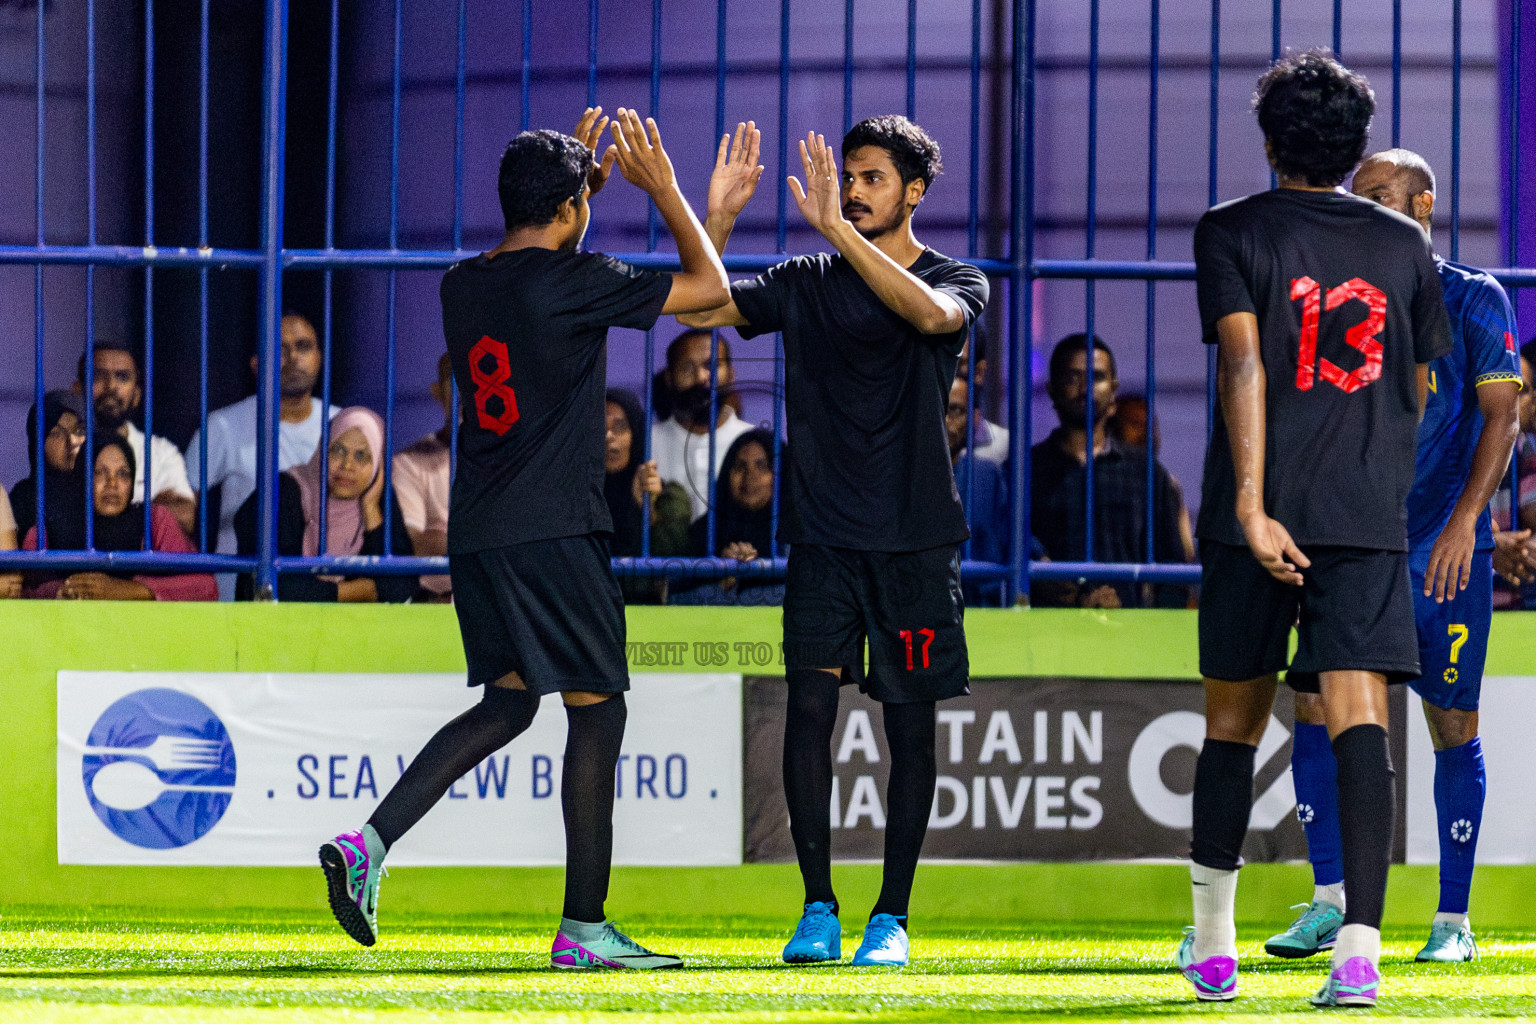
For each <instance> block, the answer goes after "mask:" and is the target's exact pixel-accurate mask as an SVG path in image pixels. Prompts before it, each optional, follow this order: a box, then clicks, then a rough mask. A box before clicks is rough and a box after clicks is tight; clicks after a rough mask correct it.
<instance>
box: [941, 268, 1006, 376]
mask: <svg viewBox="0 0 1536 1024" xmlns="http://www.w3.org/2000/svg"><path fill="white" fill-rule="evenodd" d="M927 284H928V287H930V288H932V289H933V290H934V291H936V292H942V293H943V294H945V295H948V296H949V297H950V298H952V299H954V300H955V301H956V302H958V303H959V304H960V312H961V313H963V314H964V315H965V323H964V324H963V325H962V326H961V327H960V329H959V330H958V331H956V332H955V333H954V334H949V335H944V338H945V339H946V340H948V341H949V342H950V343H951V344H950V345H949V346H948V347H949V348H952V349H954V351H955V353H956V354H958V353H959V351H960V348H961V346H962V345H964V344H965V338H966V335H967V334H968V333H969V332H970V329H971V325H972V324H974V323H975V322H976V320H977V318H979V317H980V316H981V314H982V311H983V310H985V309H986V308H987V298H988V296H989V295H991V292H992V286H991V284H990V283H989V282H988V281H987V275H986V274H983V273H982V272H981V271H979V270H977V269H976V268H975V267H973V266H971V265H970V264H969V263H960V262H958V261H956V262H955V263H954V264H953V265H952V266H948V267H945V268H944V270H943V271H942V273H941V274H940V275H939V276H937V277H935V279H934V280H932V281H929V282H927Z"/></svg>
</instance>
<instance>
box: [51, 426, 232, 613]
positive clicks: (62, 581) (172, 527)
mask: <svg viewBox="0 0 1536 1024" xmlns="http://www.w3.org/2000/svg"><path fill="white" fill-rule="evenodd" d="M135 459H136V456H135V455H134V452H133V446H132V445H130V444H129V443H128V439H127V438H125V437H123V436H122V435H120V434H99V435H98V436H97V438H96V461H95V465H94V466H93V467H92V472H91V477H90V481H91V500H92V502H93V504H94V505H95V510H96V518H95V523H94V527H93V529H94V532H93V534H92V545H93V547H94V548H95V549H96V550H97V551H142V550H144V549H145V546H146V545H145V544H144V506H143V505H142V504H140V503H138V502H136V501H134V500H133V496H134V481H135V480H136V479H138V476H137V471H138V467H137V466H136V465H135V464H134V463H135ZM83 462H84V460H78V461H77V462H76V468H75V469H74V470H72V471H71V476H72V477H74V479H72V480H71V481H69V482H68V483H66V484H65V486H63V487H61V488H59V493H58V494H57V495H55V494H53V493H52V492H50V493H48V495H47V499H48V507H47V508H46V509H45V510H44V514H45V515H46V516H47V519H46V525H47V529H48V546H49V547H50V548H59V549H62V550H77V551H78V550H81V549H83V548H85V509H84V504H85V487H84V478H85V473H84V466H83ZM149 537H150V540H149V544H148V548H149V550H150V551H161V552H165V553H168V554H189V553H192V552H196V551H197V548H196V547H195V546H194V545H193V543H192V541H191V540H190V539H189V538H188V537H187V535H186V532H185V531H183V530H182V528H181V524H180V523H178V522H177V521H176V517H175V516H174V515H173V514H172V513H171V511H170V509H168V508H166V507H165V506H164V505H159V504H152V505H151V506H150V535H149ZM23 546H24V547H25V548H26V549H27V550H28V551H35V550H37V527H36V526H34V527H33V528H32V529H31V530H29V531H27V539H26V543H25V544H24V545H23ZM29 575H30V576H31V577H32V578H31V591H30V593H29V596H31V597H57V598H64V599H66V600H77V601H216V600H218V596H219V590H218V586H217V585H216V584H215V583H214V581H213V576H212V575H210V574H209V573H205V572H192V573H170V574H156V573H134V572H77V573H69V574H64V573H32V574H29Z"/></svg>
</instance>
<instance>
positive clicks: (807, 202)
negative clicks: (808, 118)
mask: <svg viewBox="0 0 1536 1024" xmlns="http://www.w3.org/2000/svg"><path fill="white" fill-rule="evenodd" d="M800 164H801V166H803V167H804V168H805V180H806V184H805V185H804V186H801V184H800V179H799V178H796V177H795V176H794V175H790V178H789V191H790V193H791V194H792V195H794V197H795V205H796V206H798V207H800V213H801V215H802V216H804V217H805V220H806V223H807V224H809V225H810V226H811V227H813V228H815V229H816V230H817V231H820V232H821V233H822V234H823V235H824V236H826V237H827V239H828V240H829V241H831V240H832V233H834V232H835V231H837V229H838V228H839V227H841V226H844V225H846V224H847V223H848V222H847V221H846V220H845V219H844V218H843V195H842V187H841V183H840V182H839V181H838V175H837V161H836V160H835V159H833V157H832V150H831V148H830V147H828V146H827V140H826V139H824V138H823V137H822V136H820V135H817V134H816V133H815V132H807V133H806V136H805V139H804V140H803V141H802V142H801V143H800ZM834 244H836V243H835V241H834Z"/></svg>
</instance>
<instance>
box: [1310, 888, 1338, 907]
mask: <svg viewBox="0 0 1536 1024" xmlns="http://www.w3.org/2000/svg"><path fill="white" fill-rule="evenodd" d="M1312 902H1313V903H1328V904H1331V905H1333V906H1335V907H1338V908H1339V909H1340V910H1343V909H1344V883H1343V882H1334V883H1333V884H1332V885H1314V886H1313V887H1312Z"/></svg>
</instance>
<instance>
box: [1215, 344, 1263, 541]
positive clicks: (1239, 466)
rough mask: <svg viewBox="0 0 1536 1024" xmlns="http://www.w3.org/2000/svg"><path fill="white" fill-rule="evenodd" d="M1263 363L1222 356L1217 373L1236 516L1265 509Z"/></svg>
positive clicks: (1240, 516)
mask: <svg viewBox="0 0 1536 1024" xmlns="http://www.w3.org/2000/svg"><path fill="white" fill-rule="evenodd" d="M1264 385H1265V377H1264V364H1263V363H1261V362H1259V361H1258V360H1257V359H1245V360H1241V361H1238V360H1232V359H1223V360H1222V364H1221V370H1220V372H1219V373H1218V375H1217V390H1218V392H1219V394H1220V398H1221V415H1222V419H1223V420H1225V422H1226V425H1227V441H1228V444H1229V445H1230V447H1231V449H1232V469H1233V472H1234V475H1235V477H1236V480H1237V516H1238V518H1239V519H1241V518H1243V517H1244V516H1247V515H1251V514H1253V513H1255V512H1263V511H1264V443H1265V438H1264Z"/></svg>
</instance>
